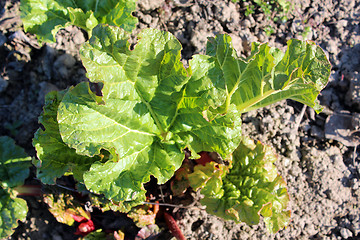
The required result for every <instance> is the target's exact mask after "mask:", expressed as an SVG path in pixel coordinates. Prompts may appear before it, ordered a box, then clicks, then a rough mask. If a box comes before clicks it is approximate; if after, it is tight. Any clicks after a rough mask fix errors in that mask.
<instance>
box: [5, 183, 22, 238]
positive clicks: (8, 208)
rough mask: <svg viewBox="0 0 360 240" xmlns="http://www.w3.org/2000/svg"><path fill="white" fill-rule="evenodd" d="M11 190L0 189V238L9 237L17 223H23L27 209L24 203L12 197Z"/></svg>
mask: <svg viewBox="0 0 360 240" xmlns="http://www.w3.org/2000/svg"><path fill="white" fill-rule="evenodd" d="M14 195H15V193H12V192H11V190H9V192H8V191H5V190H4V189H3V188H0V238H1V239H4V238H6V237H8V236H10V235H11V234H12V233H13V232H14V230H15V228H16V227H17V225H18V223H17V221H18V220H20V221H24V220H25V218H26V214H27V212H28V208H27V205H26V201H25V200H24V199H21V198H17V197H15V196H14Z"/></svg>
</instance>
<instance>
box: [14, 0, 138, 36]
mask: <svg viewBox="0 0 360 240" xmlns="http://www.w3.org/2000/svg"><path fill="white" fill-rule="evenodd" d="M135 7H136V5H135V0H130V1H129V0H101V1H99V0H87V1H84V0H71V1H70V0H44V1H42V0H21V6H20V10H21V18H22V20H23V23H24V29H25V31H27V32H30V33H34V34H36V35H37V37H38V39H39V41H41V42H42V41H45V42H55V35H56V33H57V32H58V31H59V29H61V28H64V27H67V26H69V25H75V26H78V27H80V28H82V29H84V30H86V31H87V32H88V35H89V36H90V35H91V30H92V29H93V28H94V27H95V26H96V25H97V24H99V23H107V24H110V25H114V26H119V27H121V28H123V29H125V30H126V31H130V32H131V31H132V30H133V29H134V28H135V25H136V23H137V19H136V18H135V17H133V16H132V15H131V13H132V11H134V10H135Z"/></svg>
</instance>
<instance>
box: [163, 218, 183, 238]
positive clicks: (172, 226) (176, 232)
mask: <svg viewBox="0 0 360 240" xmlns="http://www.w3.org/2000/svg"><path fill="white" fill-rule="evenodd" d="M164 218H165V222H166V225H167V227H168V228H169V230H170V232H171V234H172V235H173V236H174V237H176V239H177V240H186V238H185V237H184V234H183V233H182V232H181V230H180V228H179V226H178V225H177V223H176V221H175V219H174V218H173V217H172V216H171V215H170V214H169V213H167V212H164Z"/></svg>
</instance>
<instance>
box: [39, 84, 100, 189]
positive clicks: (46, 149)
mask: <svg viewBox="0 0 360 240" xmlns="http://www.w3.org/2000/svg"><path fill="white" fill-rule="evenodd" d="M66 91H67V90H65V91H60V92H50V93H48V94H47V95H46V97H45V106H44V111H43V113H42V114H41V116H40V117H39V123H41V124H42V125H43V127H44V128H45V130H43V129H41V128H39V130H38V131H37V132H36V133H35V136H34V138H33V145H34V147H35V149H36V152H37V157H38V160H34V165H35V166H36V167H37V172H38V173H37V176H38V178H39V179H41V181H42V182H43V183H45V184H55V180H56V178H59V177H61V176H63V175H64V174H65V173H66V172H70V173H73V174H74V177H75V178H76V179H77V180H79V181H82V179H83V176H82V175H83V172H84V171H86V170H88V169H89V168H90V166H91V164H92V163H93V162H95V161H98V160H100V159H101V158H100V157H99V156H96V157H93V158H91V157H87V156H82V155H78V154H76V152H75V149H71V148H69V147H68V146H67V145H66V144H65V143H64V142H63V141H62V139H61V136H60V133H59V124H58V122H57V111H58V106H59V103H60V101H61V100H62V98H63V97H64V94H65V93H66Z"/></svg>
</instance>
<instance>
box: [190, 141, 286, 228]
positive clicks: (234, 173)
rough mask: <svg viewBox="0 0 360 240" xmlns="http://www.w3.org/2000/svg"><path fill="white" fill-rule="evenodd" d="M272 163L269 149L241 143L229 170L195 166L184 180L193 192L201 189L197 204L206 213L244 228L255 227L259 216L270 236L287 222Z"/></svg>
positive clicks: (280, 184)
mask: <svg viewBox="0 0 360 240" xmlns="http://www.w3.org/2000/svg"><path fill="white" fill-rule="evenodd" d="M275 160H276V156H275V155H274V153H273V152H272V149H271V148H270V147H268V146H265V145H262V144H261V143H260V142H258V143H257V144H254V143H253V142H252V140H249V139H244V140H243V142H242V143H241V144H240V145H239V147H238V148H237V149H236V150H235V151H234V153H233V159H232V162H231V165H230V166H229V167H226V166H224V165H220V164H217V163H215V162H210V163H207V164H206V165H205V166H203V165H197V166H195V168H194V172H193V173H191V174H189V176H188V178H189V182H190V185H191V186H192V187H193V188H194V189H195V190H196V189H198V188H202V189H201V193H202V194H203V195H204V198H203V199H202V200H201V203H202V204H203V205H205V206H206V210H207V211H208V212H209V213H212V214H214V215H217V216H219V217H222V218H224V219H229V220H234V221H236V222H246V223H247V224H258V223H259V219H260V215H262V216H263V217H264V221H265V223H266V226H267V228H268V230H269V231H270V232H272V233H274V232H277V231H278V230H280V229H282V228H283V227H285V226H287V225H288V223H289V219H290V211H288V210H286V208H287V206H288V202H289V196H288V193H287V190H286V184H285V182H284V180H283V179H282V177H281V176H280V175H278V174H277V171H276V168H275V166H274V165H273V163H274V161H275ZM227 168H228V169H227Z"/></svg>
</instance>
